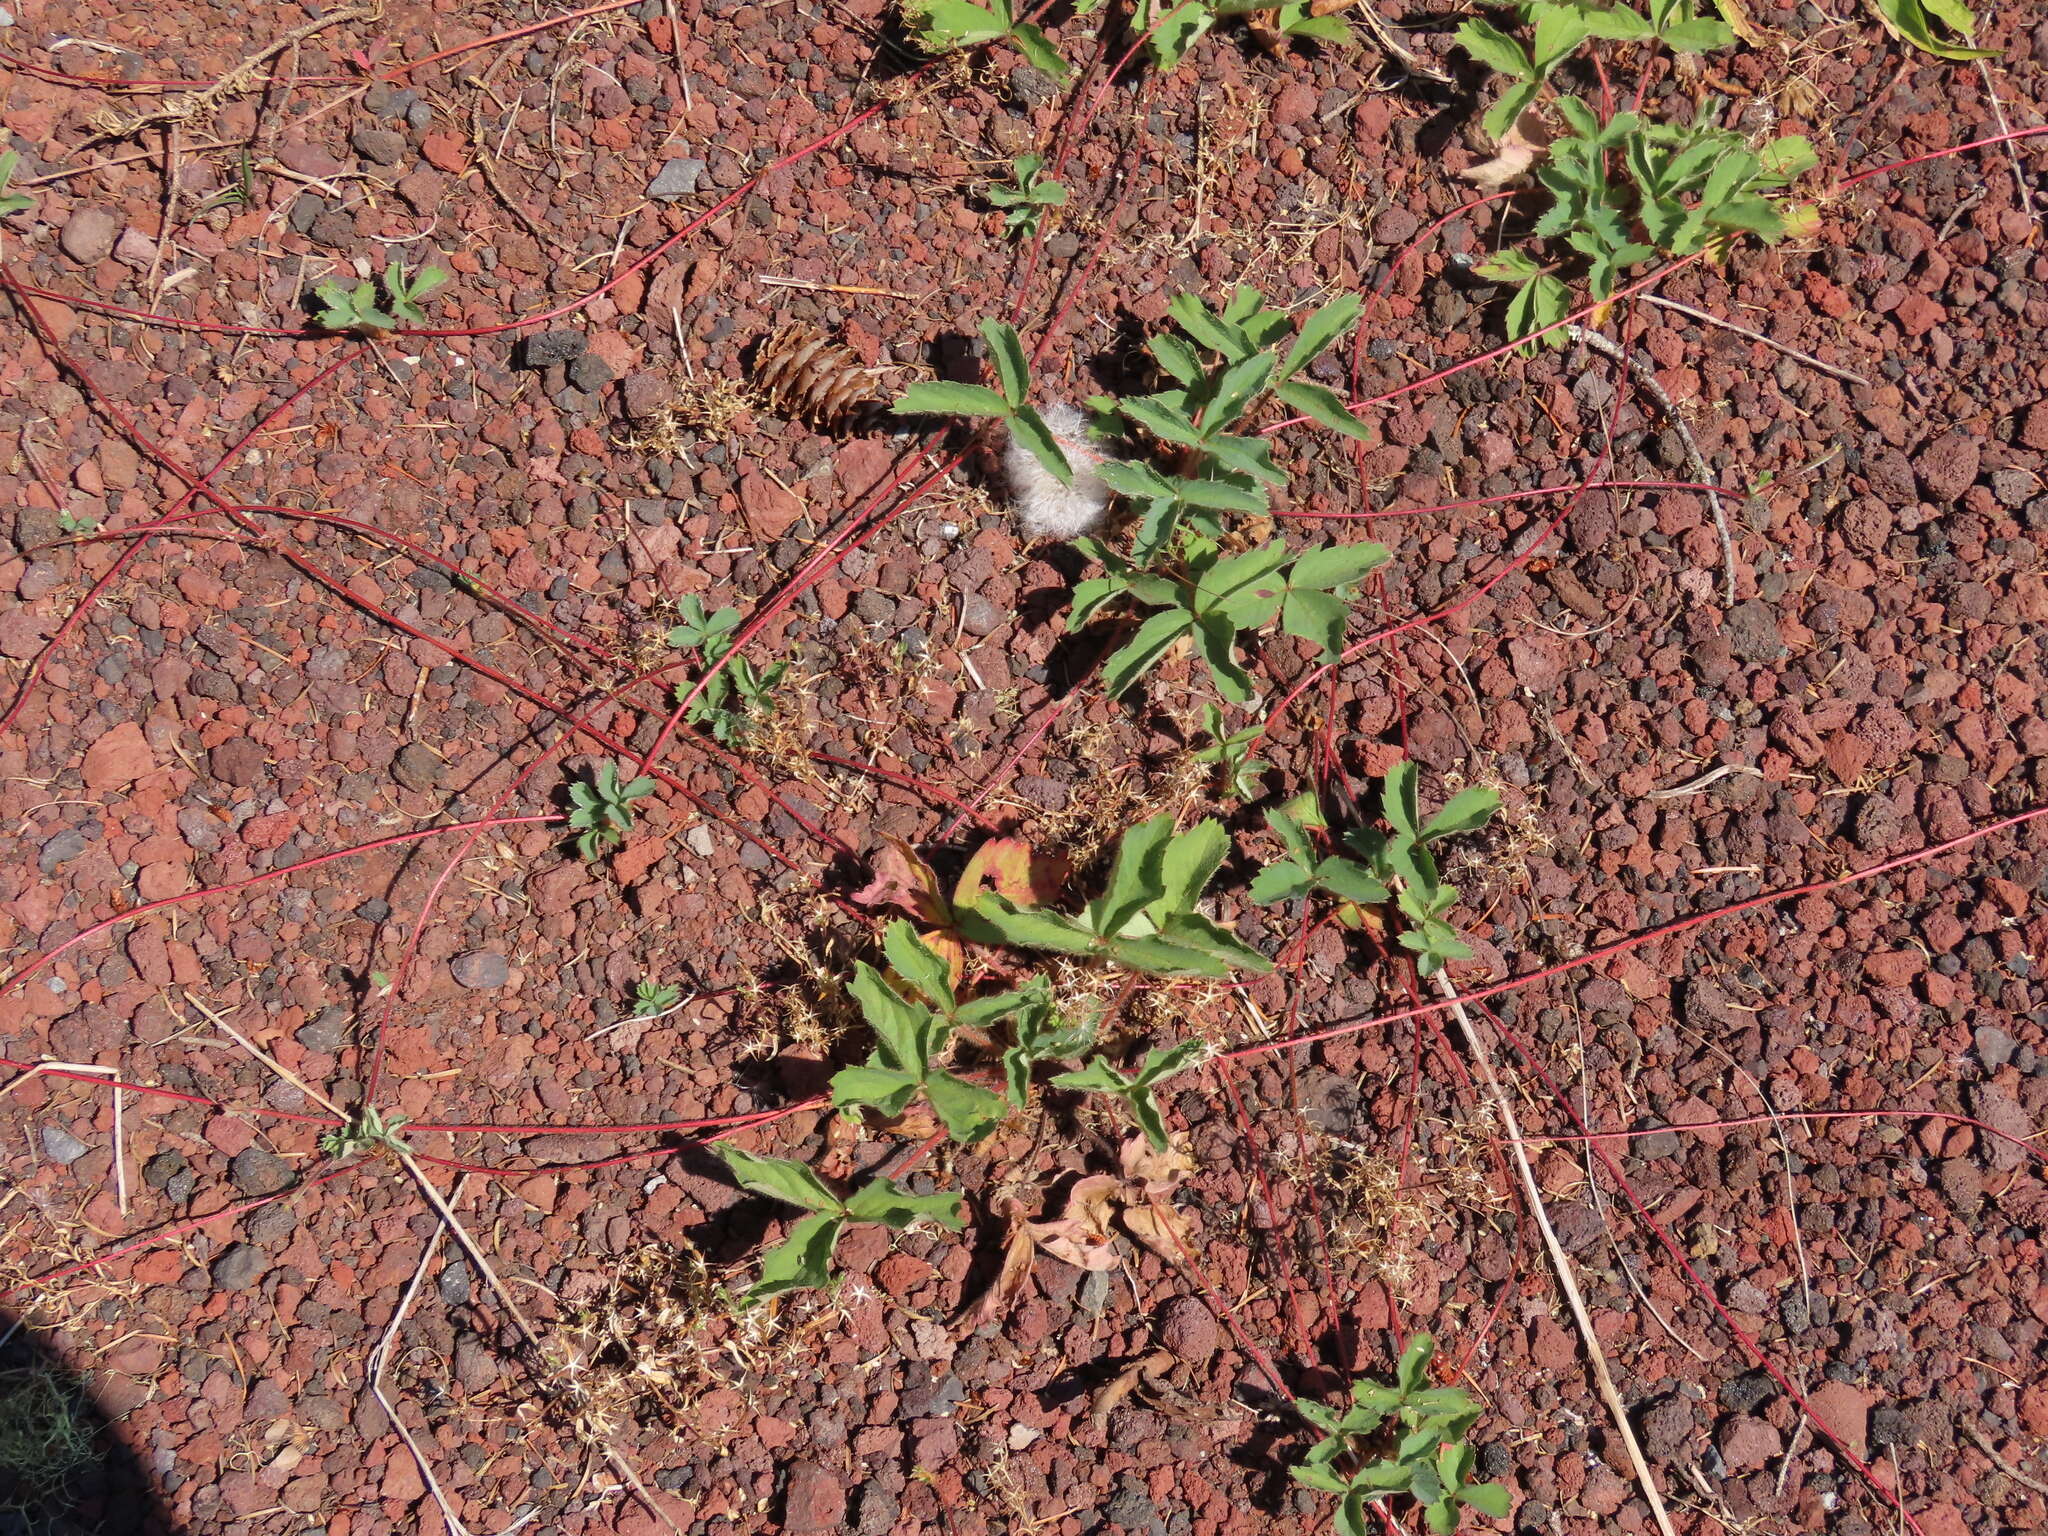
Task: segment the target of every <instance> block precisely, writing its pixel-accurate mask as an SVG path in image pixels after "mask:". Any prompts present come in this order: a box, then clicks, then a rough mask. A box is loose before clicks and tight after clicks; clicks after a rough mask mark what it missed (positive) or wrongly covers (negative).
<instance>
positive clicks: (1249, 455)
mask: <svg viewBox="0 0 2048 1536" xmlns="http://www.w3.org/2000/svg"><path fill="white" fill-rule="evenodd" d="M1363 308H1364V301H1363V300H1362V299H1360V298H1359V296H1358V295H1357V294H1355V293H1344V294H1339V295H1338V296H1337V297H1336V298H1334V299H1332V300H1330V302H1329V303H1327V304H1325V305H1323V306H1322V307H1321V308H1319V309H1317V310H1315V311H1314V312H1313V313H1312V314H1310V315H1309V316H1308V318H1307V319H1306V320H1305V321H1304V322H1303V323H1302V327H1301V330H1300V331H1299V333H1296V332H1295V331H1294V329H1293V325H1292V323H1291V321H1290V319H1289V317H1288V315H1287V312H1286V311H1285V310H1279V309H1270V308H1268V307H1267V306H1266V301H1265V295H1263V294H1262V293H1260V292H1259V290H1258V289H1256V288H1248V287H1246V288H1239V289H1238V290H1237V291H1236V292H1235V293H1233V294H1232V295H1231V297H1230V302H1229V303H1228V304H1226V305H1225V306H1224V308H1223V311H1222V313H1221V314H1218V313H1217V312H1216V311H1214V310H1212V309H1210V308H1209V306H1208V305H1207V304H1204V303H1203V302H1202V301H1201V299H1199V298H1197V297H1196V296H1195V295H1194V294H1191V293H1183V294H1179V295H1177V296H1176V297H1175V298H1174V300H1173V302H1172V303H1171V304H1170V305H1169V306H1168V313H1169V314H1171V316H1172V317H1173V321H1174V324H1175V325H1176V327H1178V329H1179V331H1180V333H1181V334H1180V335H1174V334H1172V333H1171V332H1160V333H1159V334H1157V335H1155V336H1152V337H1149V338H1148V339H1147V340H1146V343H1145V345H1146V350H1148V351H1149V352H1150V353H1151V354H1152V356H1153V359H1154V360H1155V361H1156V362H1157V363H1158V364H1159V367H1160V369H1161V370H1162V371H1163V372H1164V373H1165V374H1166V375H1167V376H1168V377H1169V378H1171V379H1172V380H1173V385H1172V387H1170V388H1168V389H1164V390H1161V391H1160V392H1159V393H1157V394H1151V395H1139V396H1134V397H1132V398H1130V399H1126V400H1113V399H1110V398H1108V397H1107V396H1099V397H1097V398H1096V399H1095V400H1093V401H1092V402H1091V404H1092V405H1093V406H1094V407H1095V409H1096V413H1097V417H1098V419H1099V420H1111V421H1113V420H1115V419H1116V418H1119V417H1120V418H1121V419H1122V421H1123V423H1124V424H1125V425H1126V427H1127V429H1136V430H1137V431H1138V432H1139V433H1141V434H1142V435H1144V436H1147V437H1151V438H1155V439H1157V440H1158V441H1160V442H1162V443H1167V444H1171V445H1173V446H1175V447H1176V448H1179V449H1183V450H1186V452H1184V453H1182V454H1181V455H1180V457H1181V458H1182V459H1183V460H1184V461H1187V462H1189V463H1190V464H1191V467H1190V468H1189V470H1188V472H1187V473H1186V474H1183V475H1178V476H1167V475H1164V474H1161V473H1160V472H1159V471H1157V470H1155V469H1153V468H1151V467H1150V466H1149V465H1147V464H1144V463H1140V462H1130V463H1126V462H1121V461H1118V460H1114V459H1112V460H1108V461H1106V462H1105V463H1103V464H1102V465H1101V466H1099V468H1098V473H1100V474H1101V476H1102V478H1103V481H1104V482H1105V483H1106V484H1107V485H1108V486H1109V488H1110V489H1111V490H1113V491H1115V492H1116V493H1117V494H1118V495H1120V496H1122V497H1124V498H1125V500H1127V501H1129V502H1130V503H1131V505H1132V506H1133V507H1135V508H1139V509H1141V510H1142V518H1141V521H1140V526H1139V530H1138V534H1137V537H1136V539H1135V540H1134V541H1133V545H1132V555H1133V558H1134V559H1135V560H1136V561H1137V563H1138V564H1139V565H1141V566H1150V565H1151V564H1152V563H1153V562H1154V561H1155V560H1157V559H1158V558H1159V557H1160V556H1161V555H1162V554H1164V553H1165V552H1166V551H1167V549H1168V548H1170V547H1171V545H1172V543H1173V538H1174V533H1175V531H1176V529H1178V528H1179V527H1180V525H1181V523H1182V522H1183V520H1186V521H1188V522H1190V523H1192V524H1193V526H1194V527H1196V528H1197V529H1198V530H1199V531H1201V532H1203V533H1205V534H1207V535H1208V536H1209V537H1211V538H1216V537H1220V536H1221V534H1222V532H1223V528H1222V523H1221V520H1220V518H1219V517H1218V514H1219V513H1223V512H1264V511H1265V510H1266V509H1267V507H1268V505H1269V503H1270V499H1271V492H1270V487H1272V486H1276V485H1285V484H1286V483H1287V477H1286V476H1285V475H1283V474H1282V473H1281V472H1280V471H1279V470H1278V469H1277V468H1276V467H1275V466H1274V464H1273V448H1272V444H1271V443H1270V442H1268V441H1267V440H1266V439H1265V438H1263V437H1259V436H1251V435H1246V434H1243V433H1239V432H1236V431H1234V430H1233V429H1234V428H1235V427H1237V425H1238V424H1239V423H1240V422H1241V421H1243V420H1244V419H1245V417H1246V416H1248V415H1249V414H1250V413H1251V412H1252V410H1253V409H1254V408H1256V407H1257V405H1258V404H1259V402H1260V401H1261V400H1263V399H1264V398H1265V397H1266V396H1267V395H1269V394H1270V395H1273V396H1275V397H1277V398H1278V399H1279V400H1280V401H1281V402H1282V403H1283V404H1285V405H1287V406H1288V407H1290V408H1291V409H1293V410H1295V411H1298V412H1300V413H1301V414H1302V415H1303V416H1306V417H1309V418H1310V419H1311V420H1314V421H1317V422H1320V423H1322V424H1323V425H1324V426H1326V427H1330V428H1332V429H1333V430H1335V431H1338V432H1342V433H1344V434H1345V435H1346V436H1347V437H1353V438H1356V439H1358V440H1359V441H1360V442H1370V441H1372V433H1371V431H1370V429H1368V428H1367V427H1366V425H1365V424H1364V423H1363V422H1361V421H1360V420H1359V419H1358V418H1357V417H1355V416H1353V415H1352V414H1351V412H1350V410H1349V409H1348V408H1347V407H1346V406H1345V404H1344V402H1343V400H1342V399H1341V398H1339V396H1338V395H1337V393H1336V391H1335V390H1332V389H1327V388H1325V387H1324V386H1323V385H1321V384H1316V383H1313V382H1311V381H1310V380H1308V379H1305V378H1302V377H1300V374H1301V372H1302V370H1303V369H1305V368H1307V367H1308V365H1309V364H1310V363H1312V362H1314V361H1315V360H1316V359H1317V358H1318V357H1320V356H1321V355H1322V354H1323V352H1324V351H1325V350H1327V349H1328V348H1329V346H1330V345H1331V343H1333V342H1335V341H1336V340H1337V339H1338V338H1339V337H1340V336H1342V335H1343V334H1344V333H1345V332H1347V331H1349V330H1350V329H1351V327H1352V326H1353V324H1355V323H1356V322H1357V319H1358V316H1359V313H1360V311H1361V310H1362V309H1363Z"/></svg>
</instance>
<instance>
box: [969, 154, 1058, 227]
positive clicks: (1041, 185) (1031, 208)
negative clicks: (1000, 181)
mask: <svg viewBox="0 0 2048 1536" xmlns="http://www.w3.org/2000/svg"><path fill="white" fill-rule="evenodd" d="M1044 165H1045V156H1043V155H1019V156H1017V158H1016V159H1014V160H1012V161H1011V162H1010V173H1011V175H1012V177H1013V178H1014V179H1015V182H1016V184H1015V185H1014V186H1009V187H990V188H989V189H988V200H989V201H990V202H991V203H993V204H994V205H995V206H996V207H998V208H1000V209H1003V210H1004V211H1005V214H1006V217H1005V218H1004V220H1003V233H1004V234H1006V235H1008V236H1009V237H1010V238H1011V239H1012V240H1016V239H1020V238H1026V237H1029V236H1031V235H1035V234H1037V233H1038V221H1039V220H1040V219H1041V218H1042V217H1044V215H1045V210H1046V209H1048V208H1059V207H1062V206H1064V205H1065V203H1066V201H1067V189H1066V188H1065V187H1063V186H1061V185H1060V184H1059V183H1058V182H1057V181H1055V180H1054V179H1053V178H1052V177H1050V176H1042V175H1040V174H1039V172H1040V170H1041V169H1042V168H1043V167H1044Z"/></svg>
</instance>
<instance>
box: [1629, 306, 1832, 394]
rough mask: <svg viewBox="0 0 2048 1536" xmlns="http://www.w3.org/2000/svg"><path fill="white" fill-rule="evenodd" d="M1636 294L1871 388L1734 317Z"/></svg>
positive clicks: (1809, 365) (1662, 307) (1829, 373)
mask: <svg viewBox="0 0 2048 1536" xmlns="http://www.w3.org/2000/svg"><path fill="white" fill-rule="evenodd" d="M1637 297H1639V298H1643V299H1647V300H1649V301H1650V302H1651V303H1652V304H1654V305H1656V306H1657V307H1658V308H1659V309H1669V310H1675V311H1676V312H1677V313H1679V314H1681V315H1685V316H1687V317H1688V318H1689V319H1693V320H1697V321H1699V322H1701V323H1702V324H1703V325H1718V326H1719V327H1721V329H1722V330H1724V331H1733V332H1734V333H1735V334H1736V335H1738V336H1747V337H1748V338H1749V339H1750V340H1751V341H1760V342H1762V343H1763V344H1764V345H1765V346H1767V347H1769V348H1771V349H1772V350H1773V351H1776V352H1782V353H1784V354H1785V355H1786V356H1787V357H1789V358H1792V359H1793V360H1794V361H1796V362H1801V363H1804V364H1806V366H1807V367H1809V368H1815V369H1818V370H1819V371H1820V372H1822V373H1825V374H1828V375H1830V376H1831V377H1833V378H1837V379H1840V380H1842V381H1843V382H1844V383H1845V384H1861V385H1862V386H1863V387H1864V388H1865V389H1869V388H1870V387H1871V384H1870V380H1868V379H1866V378H1865V377H1863V375H1862V374H1860V373H1852V372H1850V371H1849V370H1848V369H1847V368H1837V367H1836V366H1835V365H1834V364H1833V363H1824V362H1822V361H1821V360H1820V359H1819V358H1817V357H1815V356H1813V355H1812V354H1811V353H1809V352H1802V351H1800V350H1799V349H1798V348H1797V347H1788V346H1786V345H1785V343H1783V342H1782V341H1774V340H1772V339H1771V338H1770V337H1768V336H1766V335H1765V334H1764V333H1763V332H1762V331H1752V330H1751V329H1750V328H1749V327H1748V326H1746V325H1737V324H1736V323H1735V322H1734V321H1733V320H1723V319H1722V318H1721V317H1720V316H1719V315H1712V314H1708V313H1707V311H1705V310H1704V309H1694V308H1693V307H1692V306H1691V305H1690V304H1681V303H1679V302H1678V300H1676V299H1667V298H1665V297H1664V295H1663V294H1661V293H1644V294H1639V295H1637Z"/></svg>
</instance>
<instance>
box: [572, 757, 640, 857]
mask: <svg viewBox="0 0 2048 1536" xmlns="http://www.w3.org/2000/svg"><path fill="white" fill-rule="evenodd" d="M653 793H654V780H652V779H649V778H638V779H634V780H633V781H632V782H630V783H626V784H622V783H620V782H619V765H618V764H617V763H604V764H601V765H600V766H599V767H598V770H597V772H596V773H595V774H593V775H592V776H591V778H590V781H589V782H588V783H582V784H571V785H570V786H569V826H570V828H571V830H573V831H574V832H575V833H576V851H577V853H579V854H581V855H582V856H583V857H584V858H586V859H595V858H596V857H598V855H600V854H602V853H604V852H605V851H606V850H607V849H609V848H613V847H616V846H617V845H618V844H620V843H622V842H624V841H625V840H626V834H627V833H628V832H630V831H632V830H633V802H634V801H635V800H639V799H642V798H644V797H645V796H647V795H651V794H653Z"/></svg>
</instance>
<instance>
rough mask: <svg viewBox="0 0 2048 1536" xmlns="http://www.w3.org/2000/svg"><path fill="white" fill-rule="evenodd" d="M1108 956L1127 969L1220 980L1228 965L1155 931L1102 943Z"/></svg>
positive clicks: (1225, 973)
mask: <svg viewBox="0 0 2048 1536" xmlns="http://www.w3.org/2000/svg"><path fill="white" fill-rule="evenodd" d="M1105 947H1106V949H1107V952H1108V954H1109V957H1110V958H1111V959H1112V960H1114V961H1115V962H1116V963H1117V964H1118V965H1121V966H1123V967H1124V968H1125V969H1126V970H1132V971H1146V972H1149V973H1151V974H1152V975H1155V976H1209V977H1213V978H1216V979H1218V980H1220V979H1221V978H1223V977H1225V976H1228V975H1229V974H1230V967H1229V966H1228V965H1226V964H1225V963H1224V962H1223V961H1222V960H1221V959H1219V958H1217V957H1216V956H1215V955H1213V954H1211V953H1210V952H1209V951H1208V950H1206V949H1196V948H1194V947H1193V946H1191V945H1187V944H1180V943H1176V942H1175V941H1174V940H1172V939H1167V938H1161V937H1160V936H1159V935H1157V934H1140V935H1126V936H1124V937H1121V938H1115V939H1111V940H1110V941H1109V943H1108V944H1107V945H1106V946H1105Z"/></svg>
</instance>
